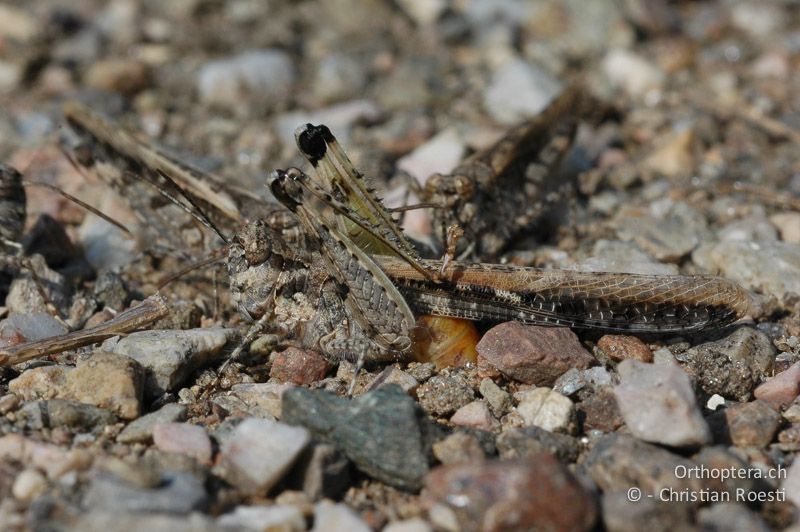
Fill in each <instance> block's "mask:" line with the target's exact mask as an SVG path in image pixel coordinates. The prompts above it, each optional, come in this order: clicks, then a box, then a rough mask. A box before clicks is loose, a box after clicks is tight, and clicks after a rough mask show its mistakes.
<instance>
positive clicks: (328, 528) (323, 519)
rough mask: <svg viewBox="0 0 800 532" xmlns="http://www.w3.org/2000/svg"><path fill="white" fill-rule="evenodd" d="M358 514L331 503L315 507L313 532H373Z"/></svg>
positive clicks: (324, 502) (325, 502)
mask: <svg viewBox="0 0 800 532" xmlns="http://www.w3.org/2000/svg"><path fill="white" fill-rule="evenodd" d="M371 531H372V528H371V527H370V526H369V525H367V524H366V523H365V522H364V521H362V520H361V518H360V517H359V516H358V515H356V513H355V512H354V511H353V510H351V509H350V508H349V507H348V506H346V505H345V504H341V503H339V504H334V503H332V502H330V501H322V502H318V503H317V504H315V505H314V527H313V528H312V529H311V532H371Z"/></svg>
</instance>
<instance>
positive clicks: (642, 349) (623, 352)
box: [597, 334, 653, 362]
mask: <svg viewBox="0 0 800 532" xmlns="http://www.w3.org/2000/svg"><path fill="white" fill-rule="evenodd" d="M597 347H599V348H600V349H601V350H602V351H603V352H604V353H605V354H606V355H607V356H608V358H610V359H611V360H613V361H614V362H621V361H623V360H625V359H629V358H630V359H633V360H638V361H640V362H652V361H653V352H652V351H650V348H649V347H647V344H645V343H644V342H643V341H641V340H640V339H639V338H637V337H635V336H624V335H619V334H606V335H604V336H602V337H601V338H600V339H599V340H598V341H597Z"/></svg>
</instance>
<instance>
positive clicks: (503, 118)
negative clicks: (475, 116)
mask: <svg viewBox="0 0 800 532" xmlns="http://www.w3.org/2000/svg"><path fill="white" fill-rule="evenodd" d="M561 90H562V84H561V83H560V82H559V81H558V80H557V79H555V78H554V77H553V76H551V75H550V74H549V73H547V72H546V71H544V70H542V69H541V68H539V67H537V66H534V65H531V64H529V63H526V62H525V61H522V60H512V61H509V62H508V63H506V64H505V65H503V66H502V67H500V68H499V69H498V70H497V72H495V73H494V75H493V76H492V80H491V81H490V82H489V86H488V87H487V88H486V90H485V91H484V96H483V104H484V106H485V107H486V110H487V111H488V112H489V115H490V116H491V117H492V118H493V119H494V120H496V121H497V122H499V123H501V124H505V125H513V124H517V123H519V122H521V121H523V120H525V119H530V118H533V117H535V116H536V115H538V114H539V113H541V112H542V111H543V110H544V109H545V107H547V104H549V103H550V102H551V101H552V100H553V98H555V97H556V96H557V95H558V94H559V93H560V92H561Z"/></svg>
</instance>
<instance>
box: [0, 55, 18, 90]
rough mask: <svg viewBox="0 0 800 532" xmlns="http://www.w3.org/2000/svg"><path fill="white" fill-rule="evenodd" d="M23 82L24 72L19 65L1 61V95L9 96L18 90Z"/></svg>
mask: <svg viewBox="0 0 800 532" xmlns="http://www.w3.org/2000/svg"><path fill="white" fill-rule="evenodd" d="M21 81H22V70H21V69H20V67H19V66H18V65H15V64H14V63H10V62H8V61H0V94H7V93H10V92H11V91H13V90H14V89H16V88H17V87H18V86H19V84H20V82H21Z"/></svg>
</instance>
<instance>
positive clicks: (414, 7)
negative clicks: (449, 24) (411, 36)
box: [397, 0, 448, 26]
mask: <svg viewBox="0 0 800 532" xmlns="http://www.w3.org/2000/svg"><path fill="white" fill-rule="evenodd" d="M397 4H398V5H399V6H400V7H401V8H402V9H403V11H405V13H406V14H407V15H408V16H410V17H411V18H412V19H414V22H416V23H417V25H419V26H430V25H431V24H433V23H435V22H436V21H437V20H438V19H439V17H440V16H441V15H442V14H443V13H444V12H445V10H446V9H447V8H448V4H447V1H446V0H399V1H398V2H397Z"/></svg>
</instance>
